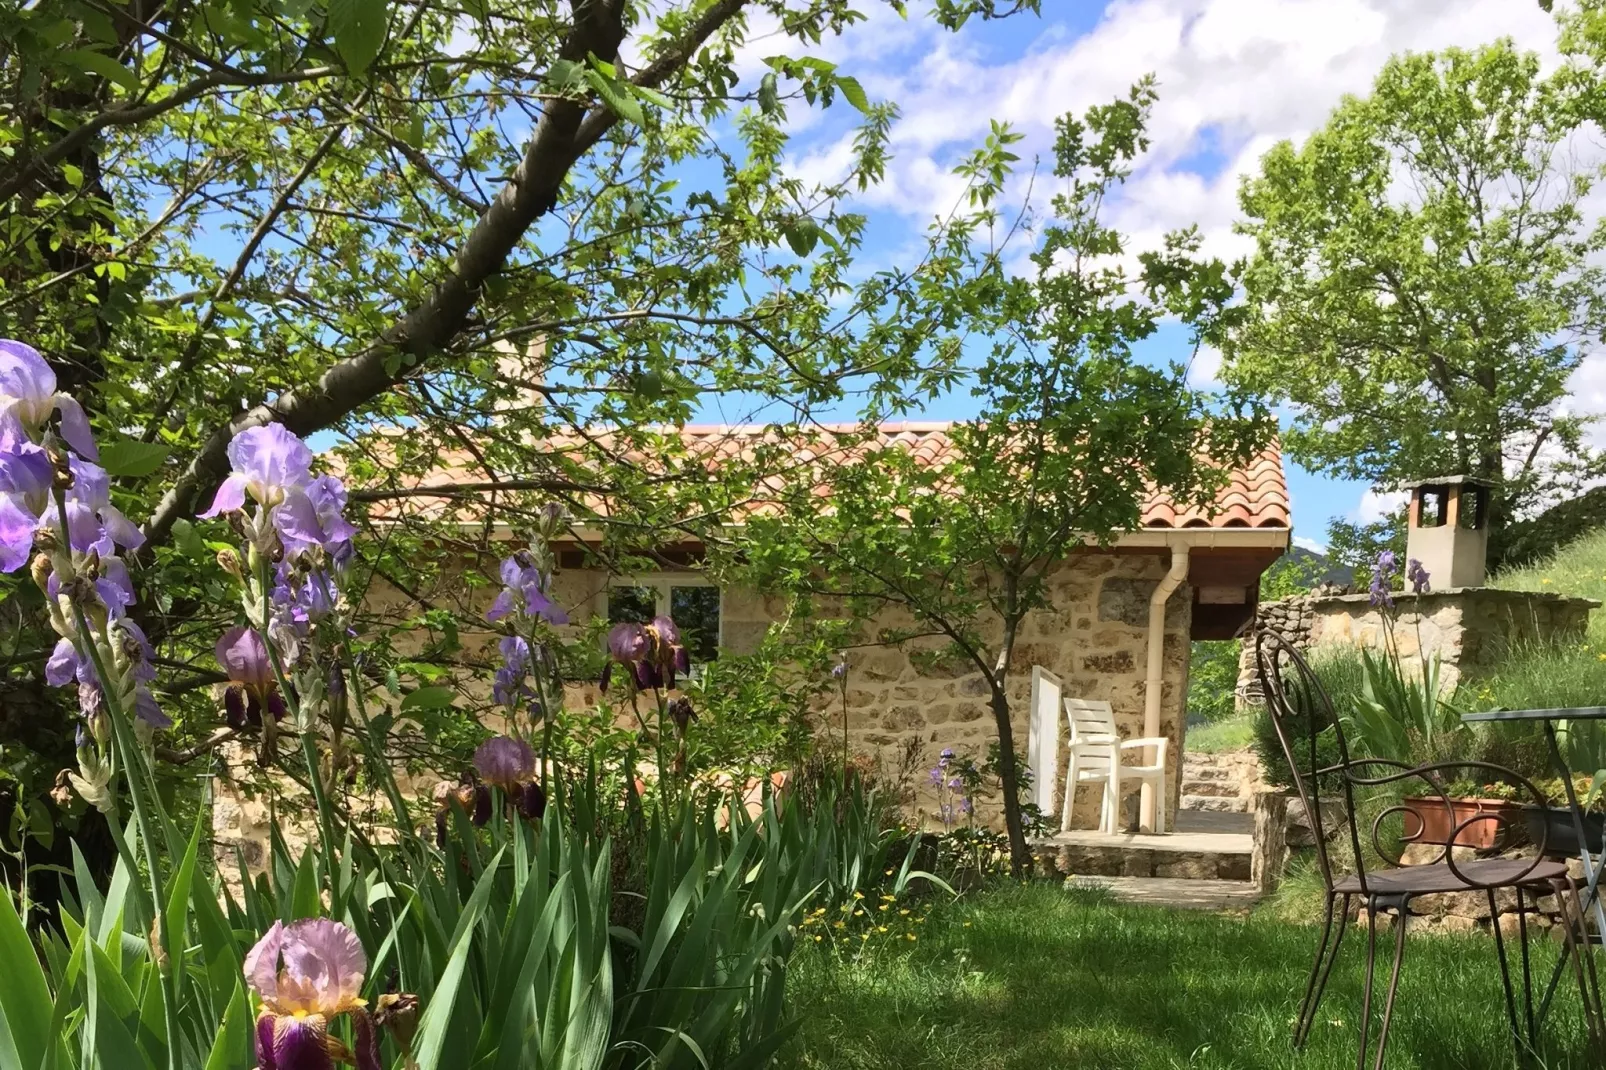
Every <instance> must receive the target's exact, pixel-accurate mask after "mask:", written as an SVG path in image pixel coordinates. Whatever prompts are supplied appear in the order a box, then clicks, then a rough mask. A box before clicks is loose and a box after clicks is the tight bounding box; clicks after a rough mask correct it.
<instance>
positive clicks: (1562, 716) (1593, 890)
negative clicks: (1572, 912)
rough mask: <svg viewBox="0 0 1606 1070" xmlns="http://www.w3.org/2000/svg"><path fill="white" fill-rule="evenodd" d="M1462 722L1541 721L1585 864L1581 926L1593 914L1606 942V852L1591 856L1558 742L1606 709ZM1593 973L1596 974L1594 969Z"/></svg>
mask: <svg viewBox="0 0 1606 1070" xmlns="http://www.w3.org/2000/svg"><path fill="white" fill-rule="evenodd" d="M1461 720H1463V721H1465V722H1468V723H1480V722H1481V723H1487V722H1492V721H1499V722H1511V721H1537V722H1539V723H1540V724H1542V725H1544V726H1545V742H1546V744H1547V745H1548V746H1549V748H1550V761H1551V764H1552V765H1554V766H1555V769H1556V773H1557V774H1558V775H1559V776H1560V777H1561V783H1562V788H1563V790H1565V791H1566V793H1567V806H1568V809H1570V810H1571V811H1572V819H1573V832H1574V833H1575V834H1576V835H1577V837H1578V850H1579V854H1580V859H1581V861H1582V862H1583V864H1584V881H1585V889H1584V894H1583V898H1582V910H1581V911H1580V912H1579V922H1580V924H1582V923H1583V919H1584V918H1585V917H1587V916H1588V915H1589V913H1590V912H1591V911H1593V912H1594V915H1595V925H1596V932H1597V933H1598V934H1600V936H1599V938H1606V904H1603V903H1602V902H1601V897H1600V890H1601V875H1602V871H1603V870H1606V852H1603V853H1601V854H1600V855H1592V854H1591V853H1590V850H1589V837H1588V835H1587V834H1586V830H1585V827H1584V824H1585V823H1584V808H1583V806H1582V805H1581V804H1580V803H1579V801H1578V793H1577V792H1576V791H1575V790H1574V789H1573V773H1572V770H1571V769H1569V768H1568V766H1567V760H1566V759H1565V758H1564V757H1562V753H1561V746H1560V745H1559V744H1558V743H1557V742H1556V722H1557V721H1606V706H1579V707H1574V708H1571V709H1554V710H1490V711H1488V712H1484V713H1466V714H1462V715H1461ZM1580 935H1581V937H1583V939H1581V940H1580V942H1579V948H1578V953H1579V954H1580V955H1585V956H1589V955H1592V948H1593V947H1594V945H1595V943H1596V942H1597V941H1595V940H1590V939H1589V938H1588V935H1589V934H1588V933H1587V932H1586V933H1582V934H1580ZM1566 965H1567V957H1566V956H1565V955H1563V956H1562V957H1561V958H1559V959H1557V960H1556V967H1555V969H1554V970H1552V971H1551V974H1550V984H1549V985H1548V986H1547V987H1546V988H1545V997H1544V999H1543V1000H1542V1001H1541V1002H1540V1004H1539V1023H1540V1025H1543V1023H1544V1020H1545V1016H1546V1015H1547V1014H1548V1013H1549V1012H1550V1001H1551V998H1552V997H1553V996H1554V995H1555V994H1556V985H1557V984H1558V983H1559V982H1560V981H1561V974H1562V970H1563V969H1565V968H1566ZM1591 973H1593V968H1592V967H1591ZM1597 998H1598V992H1597ZM1586 1002H1587V997H1586ZM1584 1013H1585V1014H1589V1013H1590V1008H1589V1007H1587V1006H1586V1007H1585V1008H1584Z"/></svg>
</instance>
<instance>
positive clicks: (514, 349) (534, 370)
mask: <svg viewBox="0 0 1606 1070" xmlns="http://www.w3.org/2000/svg"><path fill="white" fill-rule="evenodd" d="M493 348H494V349H495V350H496V354H497V355H496V372H497V375H499V376H500V377H501V378H502V379H504V380H506V381H507V382H509V383H516V384H518V387H519V389H518V392H517V393H516V394H515V395H514V396H513V397H511V398H508V399H506V400H504V401H498V402H497V403H496V410H497V411H498V412H509V411H512V412H517V411H520V410H523V409H529V408H535V407H537V406H540V405H543V404H545V403H546V397H545V395H543V394H542V393H541V390H540V388H541V387H542V386H543V385H545V383H546V339H545V338H542V337H539V336H538V337H536V338H533V339H531V340H530V341H527V342H506V341H504V342H496V343H493Z"/></svg>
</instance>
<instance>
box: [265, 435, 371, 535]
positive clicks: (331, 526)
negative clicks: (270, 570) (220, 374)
mask: <svg viewBox="0 0 1606 1070" xmlns="http://www.w3.org/2000/svg"><path fill="white" fill-rule="evenodd" d="M275 426H276V425H275ZM345 513H346V488H345V487H344V486H343V485H342V484H341V482H340V480H338V479H336V478H335V477H334V476H319V477H317V478H316V479H313V480H311V481H310V482H309V483H308V484H307V486H306V489H305V490H304V491H301V492H299V493H296V492H290V493H286V495H285V498H284V504H283V506H281V507H280V509H279V513H278V516H277V518H276V523H277V525H278V528H279V537H280V539H281V540H282V541H283V542H284V552H285V556H286V557H292V558H293V557H296V556H298V555H300V554H303V553H305V552H307V551H308V550H310V549H312V547H314V546H321V547H323V550H324V552H325V553H327V554H328V555H329V556H330V558H331V559H333V560H334V561H335V562H336V563H337V564H339V563H343V562H344V561H345V560H347V559H349V558H350V556H351V540H352V538H353V537H354V536H355V535H356V534H357V529H356V528H355V527H353V526H352V524H351V522H350V521H349V520H347V519H346V515H345Z"/></svg>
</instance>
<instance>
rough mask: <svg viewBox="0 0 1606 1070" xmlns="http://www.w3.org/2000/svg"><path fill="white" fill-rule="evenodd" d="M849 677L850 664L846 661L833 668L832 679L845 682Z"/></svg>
mask: <svg viewBox="0 0 1606 1070" xmlns="http://www.w3.org/2000/svg"><path fill="white" fill-rule="evenodd" d="M847 676H848V663H847V662H846V661H839V662H837V663H836V664H835V665H833V666H831V679H833V680H845V679H847Z"/></svg>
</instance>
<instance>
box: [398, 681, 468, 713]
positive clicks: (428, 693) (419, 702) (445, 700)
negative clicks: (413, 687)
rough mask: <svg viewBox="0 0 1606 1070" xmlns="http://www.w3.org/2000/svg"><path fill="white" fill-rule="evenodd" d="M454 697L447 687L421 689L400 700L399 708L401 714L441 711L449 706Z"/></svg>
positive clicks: (454, 694)
mask: <svg viewBox="0 0 1606 1070" xmlns="http://www.w3.org/2000/svg"><path fill="white" fill-rule="evenodd" d="M456 697H457V696H456V693H455V692H453V691H452V689H451V688H449V687H421V688H419V689H418V690H417V691H414V692H413V693H412V694H410V695H408V696H407V697H406V698H404V699H402V704H401V708H402V711H403V712H406V711H407V710H442V709H446V708H447V707H448V706H450V705H451V704H452V702H453V701H454V700H455V699H456Z"/></svg>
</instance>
